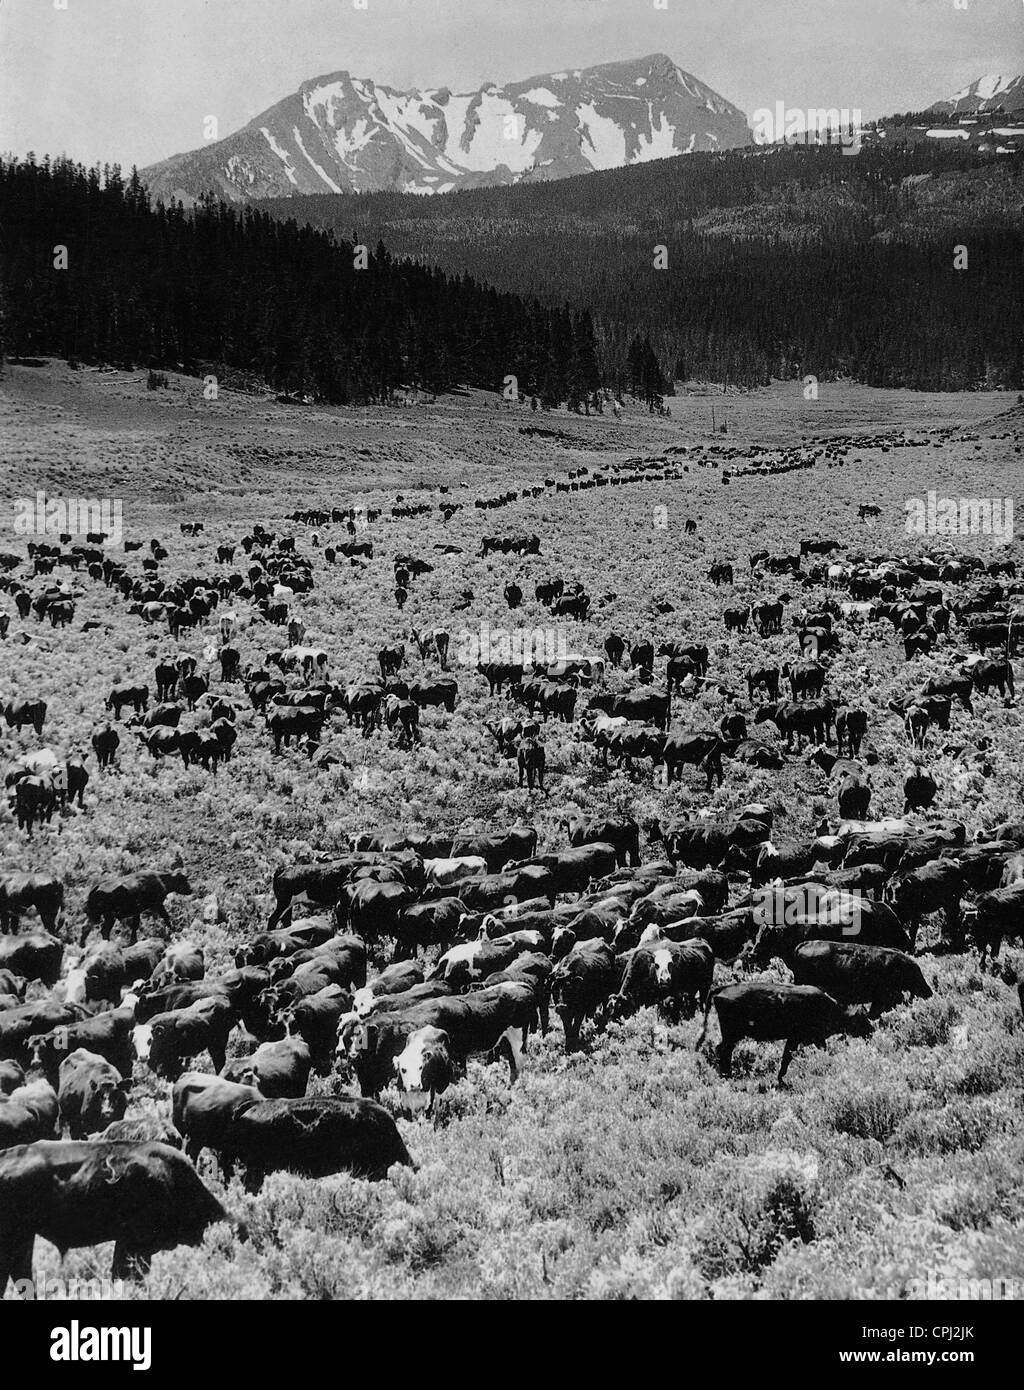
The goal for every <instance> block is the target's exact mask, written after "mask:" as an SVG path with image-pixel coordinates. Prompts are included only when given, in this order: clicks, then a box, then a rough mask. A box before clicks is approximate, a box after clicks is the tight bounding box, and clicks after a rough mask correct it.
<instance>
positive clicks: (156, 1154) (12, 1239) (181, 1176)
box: [0, 1140, 227, 1294]
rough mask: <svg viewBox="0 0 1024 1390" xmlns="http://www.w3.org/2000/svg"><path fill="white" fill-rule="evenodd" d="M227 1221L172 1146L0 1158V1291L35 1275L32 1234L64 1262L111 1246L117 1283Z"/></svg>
mask: <svg viewBox="0 0 1024 1390" xmlns="http://www.w3.org/2000/svg"><path fill="white" fill-rule="evenodd" d="M226 1219H227V1216H226V1213H225V1211H224V1209H223V1207H222V1206H221V1205H220V1203H219V1202H218V1201H217V1200H216V1199H215V1198H214V1197H213V1196H212V1195H211V1193H210V1192H208V1191H207V1189H206V1188H205V1187H204V1186H203V1184H202V1182H200V1180H199V1177H198V1175H197V1174H196V1171H195V1169H194V1168H193V1167H192V1165H191V1164H190V1163H189V1162H188V1160H187V1159H186V1158H185V1157H184V1156H183V1155H182V1154H180V1153H179V1152H178V1151H177V1150H176V1149H172V1148H169V1147H167V1146H165V1145H163V1144H125V1143H118V1144H111V1143H106V1142H104V1141H103V1140H88V1141H78V1142H74V1141H71V1142H45V1141H44V1142H42V1143H38V1144H31V1145H28V1146H27V1147H21V1148H16V1149H9V1150H8V1151H7V1152H6V1153H3V1154H0V1294H2V1293H3V1291H4V1290H5V1289H6V1287H7V1281H8V1279H13V1280H14V1281H15V1284H19V1283H22V1282H23V1281H25V1282H30V1281H31V1279H32V1251H33V1247H34V1244H35V1238H36V1236H37V1235H38V1236H42V1237H43V1239H44V1240H48V1241H50V1243H51V1244H53V1245H55V1246H56V1247H57V1249H58V1250H59V1251H60V1253H61V1255H62V1256H63V1255H64V1253H65V1252H66V1251H67V1250H69V1249H71V1248H72V1247H78V1246H82V1245H102V1244H103V1243H105V1242H106V1241H109V1240H113V1241H115V1242H116V1244H115V1246H114V1262H113V1267H112V1269H111V1274H112V1276H113V1277H114V1278H115V1279H118V1278H126V1277H131V1276H132V1275H133V1274H134V1273H135V1272H136V1270H137V1269H139V1268H140V1267H145V1266H146V1265H148V1263H149V1261H150V1259H151V1258H152V1256H153V1255H154V1254H155V1253H156V1251H158V1250H167V1249H172V1248H173V1247H174V1246H176V1245H198V1244H199V1243H200V1242H201V1240H202V1238H203V1234H204V1232H205V1231H206V1229H207V1227H208V1226H211V1225H212V1224H213V1223H214V1222H217V1221H224V1220H226Z"/></svg>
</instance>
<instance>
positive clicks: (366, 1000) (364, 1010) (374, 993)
mask: <svg viewBox="0 0 1024 1390" xmlns="http://www.w3.org/2000/svg"><path fill="white" fill-rule="evenodd" d="M422 984H423V968H422V966H420V965H417V963H416V962H415V961H413V960H402V961H398V962H396V963H395V964H392V965H389V966H387V967H386V968H385V969H384V970H382V971H381V973H380V974H379V975H378V976H377V977H376V979H373V980H371V981H370V983H369V984H368V985H364V986H363V987H362V988H361V989H357V990H355V991H354V992H353V995H352V1008H353V1010H354V1011H355V1012H356V1013H357V1014H358V1015H359V1017H360V1018H365V1017H366V1016H367V1014H371V1013H373V1012H374V1010H375V1009H377V1008H378V1007H386V1006H387V1005H388V1003H389V1001H390V1003H392V1004H393V1003H394V1002H395V1001H396V1000H398V999H400V997H406V998H407V997H408V994H409V991H410V990H411V989H415V988H416V987H417V986H419V985H422Z"/></svg>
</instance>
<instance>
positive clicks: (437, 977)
mask: <svg viewBox="0 0 1024 1390" xmlns="http://www.w3.org/2000/svg"><path fill="white" fill-rule="evenodd" d="M539 942H540V938H539V936H538V934H537V933H536V932H529V931H519V932H511V933H509V934H508V935H506V936H497V937H492V938H490V939H487V938H484V939H482V940H480V941H470V942H466V943H465V944H464V945H461V946H453V947H451V949H450V950H447V951H445V952H444V954H443V955H442V956H440V957H439V958H438V961H437V963H436V965H435V966H434V968H433V969H432V970H431V972H430V974H429V975H428V976H427V981H426V982H427V983H428V984H433V983H436V982H438V981H440V983H441V984H444V985H447V986H449V988H450V989H453V990H458V989H464V988H465V987H466V986H467V985H470V984H472V983H473V982H474V981H479V980H483V979H486V977H487V976H488V975H493V974H495V973H496V972H497V971H499V970H507V969H508V968H509V966H510V965H512V963H513V962H514V961H515V960H516V959H517V957H519V956H522V955H527V954H528V953H529V952H531V951H535V950H537V948H538V943H539ZM540 944H543V943H542V942H541V943H540Z"/></svg>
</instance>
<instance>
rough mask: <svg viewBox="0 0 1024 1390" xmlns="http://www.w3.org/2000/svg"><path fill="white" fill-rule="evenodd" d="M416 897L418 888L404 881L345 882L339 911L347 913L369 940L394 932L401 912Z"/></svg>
mask: <svg viewBox="0 0 1024 1390" xmlns="http://www.w3.org/2000/svg"><path fill="white" fill-rule="evenodd" d="M415 901H416V892H415V890H414V889H412V888H410V887H407V886H406V884H404V883H375V882H374V881H373V880H372V879H367V878H364V879H359V880H358V881H357V882H356V883H350V884H346V886H345V887H344V888H343V889H342V890H341V893H340V895H339V898H338V915H339V917H341V916H342V915H343V914H344V918H345V921H346V922H347V923H348V925H349V927H350V928H351V930H352V931H353V932H355V933H357V935H359V936H361V937H363V938H364V939H365V940H367V941H377V940H378V939H379V938H380V937H381V936H394V935H395V928H396V924H397V922H398V919H399V917H400V916H401V914H402V913H403V912H404V911H405V910H406V908H408V907H411V906H412V904H413V903H414V902H415Z"/></svg>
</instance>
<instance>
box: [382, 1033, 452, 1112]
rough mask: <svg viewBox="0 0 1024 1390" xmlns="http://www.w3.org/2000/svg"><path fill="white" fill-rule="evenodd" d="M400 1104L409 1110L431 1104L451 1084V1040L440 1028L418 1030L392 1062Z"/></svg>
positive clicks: (411, 1035)
mask: <svg viewBox="0 0 1024 1390" xmlns="http://www.w3.org/2000/svg"><path fill="white" fill-rule="evenodd" d="M394 1068H395V1075H396V1077H397V1078H398V1086H399V1089H400V1090H401V1091H402V1093H403V1096H402V1099H403V1102H404V1103H405V1104H406V1105H407V1106H408V1107H409V1108H410V1109H418V1108H421V1107H422V1106H423V1105H424V1104H429V1103H430V1102H432V1100H433V1097H434V1096H435V1095H439V1094H440V1093H441V1092H442V1091H446V1090H447V1089H448V1087H449V1086H450V1085H451V1081H452V1076H453V1064H452V1056H451V1040H450V1039H449V1037H448V1034H447V1033H446V1032H444V1031H443V1029H440V1028H431V1027H427V1028H418V1029H417V1030H416V1031H415V1032H414V1033H411V1034H410V1035H409V1038H408V1040H407V1042H406V1044H405V1047H404V1048H403V1050H402V1051H401V1052H400V1053H399V1055H398V1056H397V1057H396V1058H395V1060H394Z"/></svg>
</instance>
